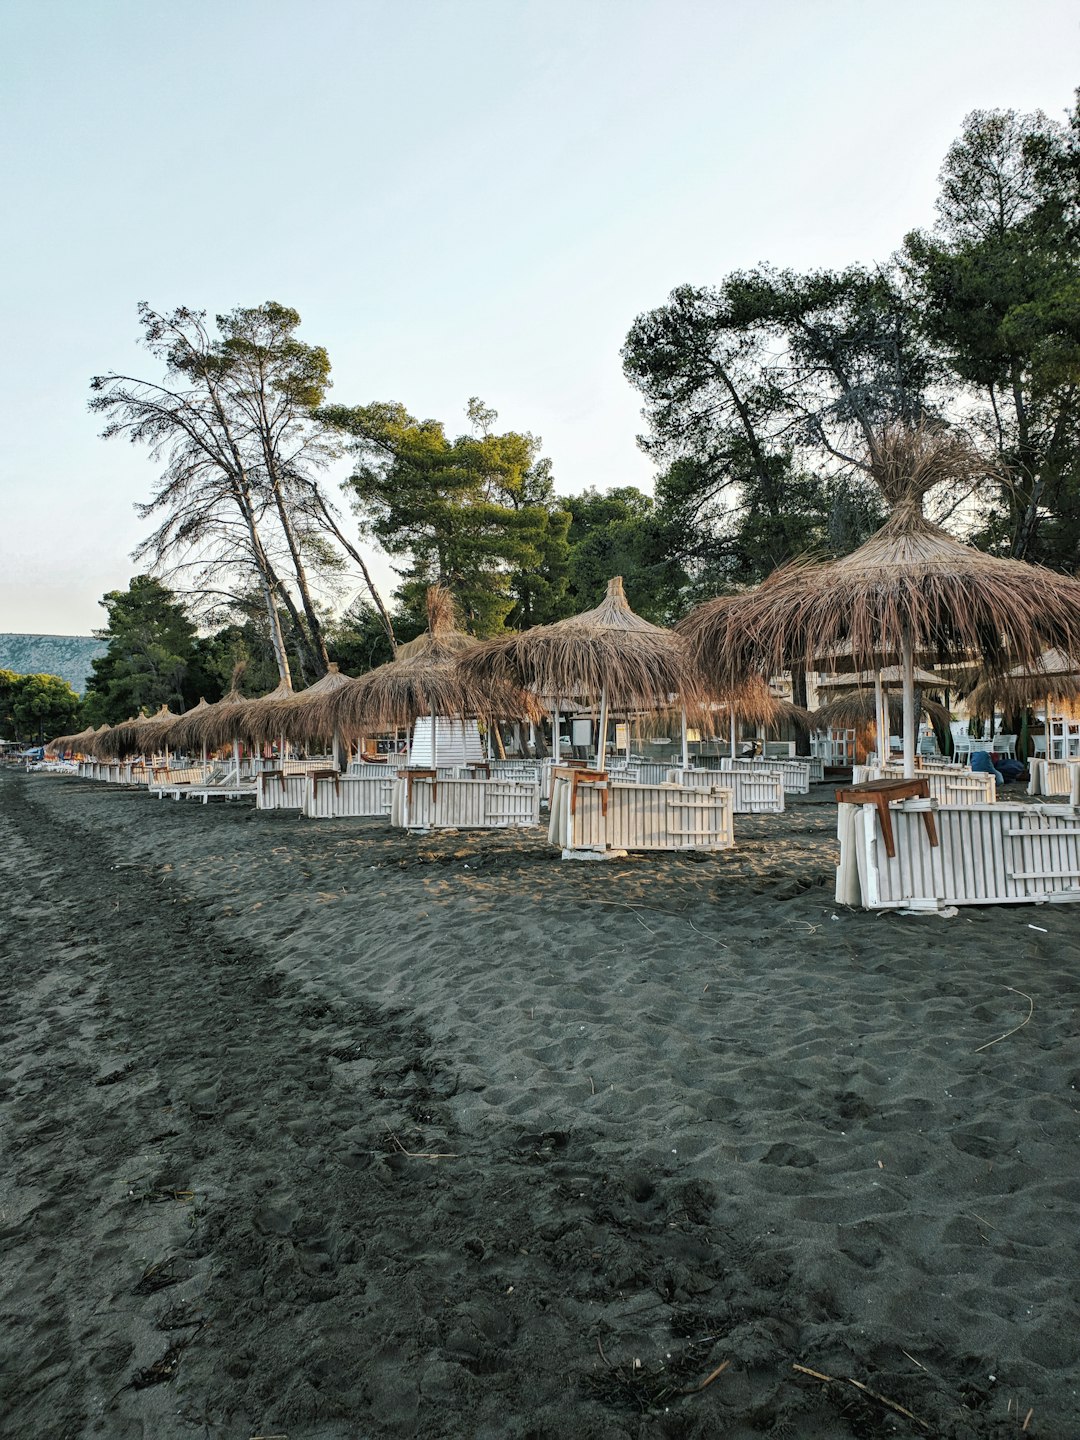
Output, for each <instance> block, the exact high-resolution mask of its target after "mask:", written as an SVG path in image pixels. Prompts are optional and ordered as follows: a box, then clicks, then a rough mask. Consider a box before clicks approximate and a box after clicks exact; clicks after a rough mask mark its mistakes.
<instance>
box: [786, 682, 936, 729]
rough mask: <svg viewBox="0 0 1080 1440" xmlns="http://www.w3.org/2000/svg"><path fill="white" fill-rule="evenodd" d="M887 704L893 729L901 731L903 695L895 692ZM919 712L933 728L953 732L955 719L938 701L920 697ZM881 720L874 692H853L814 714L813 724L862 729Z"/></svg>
mask: <svg viewBox="0 0 1080 1440" xmlns="http://www.w3.org/2000/svg"><path fill="white" fill-rule="evenodd" d="M885 703H886V704H887V705H888V707H889V725H890V729H892V728H893V727H895V729H896V730H899V728H900V726H901V724H902V723H903V717H904V701H903V696H901V695H898V694H896V693H895V691H890V692H888V693H887V694H886V695H885ZM915 710H916V713H918V712H920V711H921V712H922V714H924V715H925V716H926V717H927V719H928V720H929V721H930V722H931V724H932V725H934V727H935V728H936V729H938V730H942V731H944V733H945V734H948V732H949V723H950V721H951V720H952V716H951V715H950V714H949V712H948V710H946V709H945V706H944V705H939V704H938V703H937V701H936V700H928V699H927V698H926V697H925V696H924V695H921V694H917V695H916V697H915ZM876 720H877V697H876V695H875V694H874V692H873V691H872V690H851V691H849V692H848V693H847V694H846V695H838V696H836V698H835V699H834V700H829V701H828V702H827V703H826V704H824V705H822V706H821V707H820V708H819V709H818V710H815V711H814V714H813V717H812V721H811V723H812V724H813V727H814V729H815V730H862V729H864V728H865V727H866V726H867V725H874V724H875V722H876Z"/></svg>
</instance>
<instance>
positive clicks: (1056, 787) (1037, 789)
mask: <svg viewBox="0 0 1080 1440" xmlns="http://www.w3.org/2000/svg"><path fill="white" fill-rule="evenodd" d="M1028 773H1029V774H1030V776H1031V779H1030V781H1029V782H1028V794H1029V795H1072V794H1073V791H1074V787H1075V786H1076V784H1077V776H1080V761H1077V760H1032V761H1030V762H1029V765H1028ZM1077 803H1078V802H1077V801H1076V800H1074V801H1073V804H1074V805H1075V804H1077Z"/></svg>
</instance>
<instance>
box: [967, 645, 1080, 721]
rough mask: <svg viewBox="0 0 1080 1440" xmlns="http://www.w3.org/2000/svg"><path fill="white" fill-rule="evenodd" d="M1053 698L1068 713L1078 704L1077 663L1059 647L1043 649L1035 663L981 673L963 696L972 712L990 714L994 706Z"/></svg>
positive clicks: (1015, 706)
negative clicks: (1000, 672) (993, 673)
mask: <svg viewBox="0 0 1080 1440" xmlns="http://www.w3.org/2000/svg"><path fill="white" fill-rule="evenodd" d="M1047 701H1049V702H1054V701H1056V702H1057V703H1058V705H1059V706H1060V707H1061V708H1062V709H1063V710H1066V711H1068V712H1069V713H1070V714H1072V713H1074V712H1075V710H1076V709H1077V708H1078V707H1080V663H1077V662H1074V661H1072V660H1070V659H1069V657H1068V656H1067V655H1063V654H1062V652H1061V651H1060V650H1056V649H1052V650H1048V651H1046V653H1045V654H1044V655H1041V656H1040V657H1039V663H1038V664H1037V665H1033V666H1032V665H1026V666H1025V665H1018V666H1015V667H1014V668H1013V669H1012V670H1010V671H1009V672H1008V674H1007V675H1002V676H989V675H984V676H983V677H982V678H981V679H980V680H979V681H978V683H977V684H976V685H975V686H974V687H973V689H972V690H971V692H970V693H969V694H968V695H967V696H966V698H965V702H964V703H965V704H966V705H967V708H968V710H969V711H970V713H971V714H972V715H977V716H979V717H980V718H981V719H987V718H989V717H990V716H991V715H992V714H993V713H994V711H995V710H1006V711H1012V710H1026V709H1027V708H1028V707H1029V706H1031V705H1042V704H1044V703H1045V702H1047Z"/></svg>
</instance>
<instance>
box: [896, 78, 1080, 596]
mask: <svg viewBox="0 0 1080 1440" xmlns="http://www.w3.org/2000/svg"><path fill="white" fill-rule="evenodd" d="M1078 142H1080V105H1078V107H1077V109H1075V110H1074V112H1073V114H1072V116H1071V119H1070V124H1069V125H1068V126H1063V125H1059V124H1057V123H1055V122H1052V121H1050V120H1048V119H1047V118H1046V116H1045V115H1042V114H1041V113H1036V114H1033V115H1018V114H1016V113H1015V112H1013V111H975V112H974V113H973V114H971V115H969V116H968V117H967V119H966V121H965V122H964V130H963V133H962V135H961V136H960V137H959V139H958V140H957V141H956V142H955V143H954V144H953V145H952V146H951V147H950V150H949V152H948V155H947V156H946V159H945V164H944V166H943V168H942V171H941V177H940V178H941V186H942V188H941V195H940V198H939V201H938V225H937V227H936V228H935V230H934V232H933V233H931V234H927V233H923V232H913V233H912V234H910V235H908V237H907V239H906V240H905V243H904V263H905V267H906V271H907V275H908V278H909V281H910V284H911V288H912V292H913V294H914V295H915V296H916V297H917V301H918V304H919V308H920V316H921V322H922V325H923V328H924V330H925V333H926V334H927V336H928V337H929V338H930V340H931V341H932V342H933V343H934V345H935V346H937V347H938V348H939V350H940V351H941V353H942V355H943V356H944V357H945V359H946V362H947V364H948V366H949V369H950V371H951V373H952V376H953V377H954V384H955V383H957V382H958V383H959V384H961V385H963V386H964V387H965V389H966V390H967V391H968V394H969V397H973V398H974V399H975V401H976V405H977V409H976V410H975V413H974V420H975V422H976V424H979V425H980V426H981V429H982V431H983V433H984V435H985V437H986V440H987V442H988V444H990V445H992V446H993V447H994V448H995V449H996V450H997V452H998V455H999V456H1000V458H1001V459H1002V461H1003V462H1004V463H1005V465H1006V466H1007V467H1008V469H1009V472H1010V483H1009V485H1007V486H1006V487H1004V488H1003V489H1002V491H1001V493H1000V495H999V496H998V497H997V504H996V505H995V506H994V507H993V508H992V509H990V510H988V511H987V513H986V516H985V526H984V530H983V534H982V537H981V539H982V542H983V543H984V544H986V545H988V546H990V547H991V548H995V549H1003V550H1007V551H1008V552H1009V553H1011V554H1013V555H1015V556H1018V557H1021V558H1026V559H1030V560H1038V561H1041V562H1043V563H1045V564H1050V565H1053V566H1058V567H1062V568H1073V567H1075V566H1076V565H1077V563H1080V468H1078V461H1077V456H1078V454H1080V143H1078ZM969 407H970V399H969Z"/></svg>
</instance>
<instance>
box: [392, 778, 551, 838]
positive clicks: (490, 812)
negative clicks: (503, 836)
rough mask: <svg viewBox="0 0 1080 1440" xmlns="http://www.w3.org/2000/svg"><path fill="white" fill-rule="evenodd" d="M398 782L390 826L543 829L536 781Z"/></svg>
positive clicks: (458, 828)
mask: <svg viewBox="0 0 1080 1440" xmlns="http://www.w3.org/2000/svg"><path fill="white" fill-rule="evenodd" d="M408 785H409V781H408V779H407V778H405V777H402V778H401V779H397V780H395V781H394V796H393V808H392V811H391V824H393V825H397V826H403V825H407V827H408V828H409V829H410V830H504V829H507V828H509V827H521V826H531V825H539V823H540V786H539V784H537V783H536V782H535V781H534V782H533V783H531V784H530V783H528V782H526V781H517V780H460V779H454V778H448V779H445V780H443V779H441V778H440V779H439V780H438V781H437V782H436V783H435V784H433V783H432V782H431V781H430V780H427V779H419V778H417V777H415V776H414V777H413V780H412V796H411V799H410V798H409V794H408Z"/></svg>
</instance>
